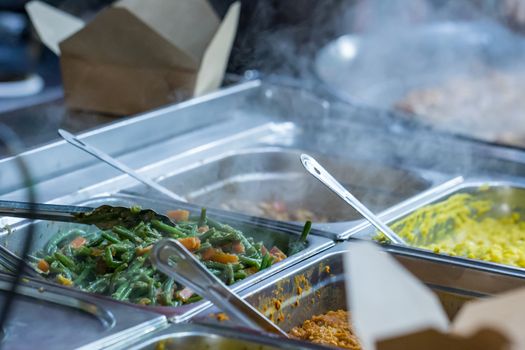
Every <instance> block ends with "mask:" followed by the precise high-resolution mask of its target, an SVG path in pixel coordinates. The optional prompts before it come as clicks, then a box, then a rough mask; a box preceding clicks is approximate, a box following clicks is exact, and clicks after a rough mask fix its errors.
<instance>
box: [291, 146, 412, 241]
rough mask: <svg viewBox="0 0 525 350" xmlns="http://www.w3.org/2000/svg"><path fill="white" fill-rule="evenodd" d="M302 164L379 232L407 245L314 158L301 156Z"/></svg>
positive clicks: (305, 155)
mask: <svg viewBox="0 0 525 350" xmlns="http://www.w3.org/2000/svg"><path fill="white" fill-rule="evenodd" d="M301 162H302V163H303V166H304V167H305V169H306V170H307V171H308V172H309V173H310V174H312V175H313V176H314V177H315V178H317V180H319V181H321V182H322V183H323V184H324V185H325V186H326V187H328V188H329V189H331V190H332V191H333V192H335V194H337V195H338V196H339V197H341V199H343V200H344V201H345V202H346V203H348V204H350V205H351V206H352V207H354V209H355V210H357V211H358V212H359V213H360V214H361V215H363V216H364V217H365V219H367V220H368V221H369V222H370V223H371V224H372V225H374V226H375V227H376V228H377V229H378V230H379V231H381V232H383V233H384V234H385V236H387V237H388V239H390V240H391V241H392V242H393V243H396V244H401V245H406V243H405V241H404V240H403V239H402V238H401V237H399V236H398V235H397V234H396V233H395V232H394V231H392V230H391V229H390V227H388V226H387V225H386V224H384V223H383V222H382V221H381V219H379V218H378V217H377V216H376V215H375V214H374V213H372V212H371V211H370V210H369V209H368V208H367V207H366V206H365V205H364V204H363V203H361V202H360V201H359V200H358V199H357V198H355V197H354V196H353V195H352V194H351V193H350V192H348V190H347V189H346V188H344V187H343V185H341V184H340V183H339V181H337V180H336V179H335V178H334V177H333V176H332V175H330V173H329V172H328V171H327V170H326V169H325V168H323V167H322V166H321V165H320V164H319V163H318V162H317V161H316V160H315V159H314V158H313V157H311V156H309V155H308V154H301Z"/></svg>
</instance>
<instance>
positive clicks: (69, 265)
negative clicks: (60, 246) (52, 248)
mask: <svg viewBox="0 0 525 350" xmlns="http://www.w3.org/2000/svg"><path fill="white" fill-rule="evenodd" d="M54 256H55V258H56V259H57V260H58V261H60V262H61V263H62V264H63V265H64V266H65V267H67V268H68V269H70V270H72V271H74V270H75V269H76V268H77V266H76V265H75V262H74V261H73V260H71V258H69V257H67V256H65V255H64V254H62V253H60V252H56V253H55V254H54Z"/></svg>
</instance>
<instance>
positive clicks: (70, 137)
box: [58, 129, 187, 202]
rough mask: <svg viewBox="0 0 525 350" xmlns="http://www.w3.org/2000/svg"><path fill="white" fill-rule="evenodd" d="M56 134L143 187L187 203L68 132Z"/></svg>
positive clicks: (182, 198)
mask: <svg viewBox="0 0 525 350" xmlns="http://www.w3.org/2000/svg"><path fill="white" fill-rule="evenodd" d="M58 133H59V135H60V136H62V138H63V139H64V140H66V141H67V142H69V143H70V144H72V145H73V146H75V147H78V148H80V149H81V150H83V151H84V152H87V153H89V154H91V155H92V156H94V157H95V158H97V159H100V160H101V161H103V162H105V163H106V164H108V165H110V166H112V167H113V168H115V169H117V170H120V171H122V172H123V173H125V174H127V175H129V176H131V177H132V178H134V179H135V180H138V181H140V182H142V183H143V184H144V185H146V186H148V187H150V188H152V189H154V190H156V191H157V192H160V193H162V194H163V195H165V196H168V197H169V198H171V199H174V200H176V201H179V202H187V200H186V198H184V197H182V196H179V195H178V194H176V193H174V192H172V191H170V190H169V189H167V188H166V187H164V186H162V185H159V184H158V183H156V182H155V181H153V180H151V179H149V178H147V177H145V176H142V175H140V174H139V173H137V172H136V171H135V170H133V169H131V168H130V167H129V166H127V165H126V164H124V163H122V162H120V161H119V160H117V159H115V158H113V157H111V156H110V155H109V154H107V153H105V152H103V151H101V150H99V149H98V148H95V147H93V146H91V145H88V144H87V143H85V142H83V141H81V140H79V139H78V138H77V137H76V136H75V135H73V134H71V133H70V132H68V131H66V130H63V129H58Z"/></svg>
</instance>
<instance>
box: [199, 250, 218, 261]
mask: <svg viewBox="0 0 525 350" xmlns="http://www.w3.org/2000/svg"><path fill="white" fill-rule="evenodd" d="M215 252H216V249H215V248H208V249H206V250H205V251H203V252H202V253H201V258H202V260H210V259H211V257H212V256H214V255H215Z"/></svg>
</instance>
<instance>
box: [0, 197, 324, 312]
mask: <svg viewBox="0 0 525 350" xmlns="http://www.w3.org/2000/svg"><path fill="white" fill-rule="evenodd" d="M103 204H108V205H113V206H128V207H130V206H132V205H137V204H138V205H141V206H142V207H143V208H150V209H154V210H155V211H157V212H159V213H165V212H166V211H167V210H173V209H188V210H190V211H191V212H192V213H193V214H194V215H198V214H199V212H200V207H195V206H192V205H189V204H182V203H173V202H167V201H162V200H152V199H147V198H141V197H136V196H131V195H113V196H99V197H96V198H93V199H91V200H89V201H84V202H82V203H79V205H82V206H91V207H97V206H100V205H103ZM207 214H208V215H209V216H210V217H213V218H214V219H215V220H218V221H220V222H224V223H227V224H230V225H231V226H233V227H234V228H237V229H239V230H241V231H243V232H244V233H245V234H246V235H247V236H251V237H253V238H254V239H255V240H256V241H263V242H264V243H265V245H266V246H267V247H271V246H273V245H276V246H277V247H280V248H281V249H282V250H283V251H284V252H286V249H285V248H286V247H287V246H288V243H289V242H290V241H291V240H292V239H294V238H297V237H299V235H300V233H301V231H300V228H299V227H298V226H294V225H289V224H281V225H278V224H275V223H273V222H271V221H269V220H264V219H261V218H255V217H244V216H239V215H235V214H233V213H222V212H218V211H214V210H208V211H207ZM29 225H34V228H35V231H34V235H35V237H36V238H35V239H34V244H33V251H34V252H36V251H39V250H41V249H43V248H44V246H45V244H46V243H47V241H48V240H49V238H50V237H51V236H52V235H54V234H55V233H56V232H59V231H67V230H70V229H72V228H74V227H82V228H84V229H85V230H88V231H89V230H94V229H96V227H94V226H88V225H79V224H74V223H63V222H54V221H37V222H35V223H31V222H30V221H27V220H26V221H21V222H19V223H18V224H15V225H13V226H12V227H11V228H10V230H11V233H9V234H5V233H4V234H3V235H1V236H0V244H1V245H2V246H3V247H6V248H7V250H5V249H2V251H0V254H10V255H15V256H17V253H18V252H19V251H20V250H21V249H22V245H23V242H24V239H25V236H26V235H27V233H28V228H29ZM333 245H334V242H333V241H332V240H330V239H328V238H325V237H322V236H321V235H319V232H318V231H316V230H312V233H311V234H310V235H309V236H308V246H307V248H306V249H304V250H303V251H301V252H299V253H297V254H294V255H291V256H290V257H288V258H287V259H285V260H283V261H281V262H279V263H276V264H275V265H272V267H270V268H268V269H265V270H263V271H261V272H258V273H256V274H254V275H251V276H249V277H248V278H246V279H244V280H242V281H240V282H238V283H236V284H234V285H233V286H232V287H231V288H232V289H233V290H234V291H240V290H243V289H245V288H247V287H248V286H250V285H252V284H254V283H257V282H258V281H261V280H263V279H265V278H267V277H269V276H271V275H273V274H275V273H277V272H278V271H281V270H283V269H284V268H286V267H288V266H291V265H293V264H296V263H298V262H300V261H302V260H303V259H305V258H307V257H309V256H312V255H315V254H317V253H319V252H321V251H323V250H326V249H328V248H329V247H331V246H333ZM101 298H104V299H111V298H109V297H103V296H101ZM126 304H127V305H133V306H134V307H136V308H139V309H145V310H153V311H156V312H159V313H162V314H164V315H166V316H168V317H170V318H171V320H173V321H175V322H181V321H184V320H186V319H188V318H189V317H191V316H192V315H193V314H195V313H196V312H198V311H199V310H201V309H202V308H205V307H208V306H209V303H208V302H198V303H193V304H188V305H184V306H180V307H162V306H153V307H147V306H146V307H144V306H138V305H134V304H129V303H126Z"/></svg>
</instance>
